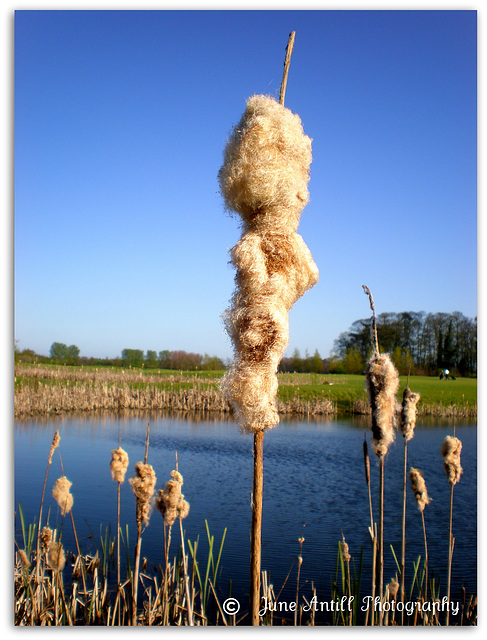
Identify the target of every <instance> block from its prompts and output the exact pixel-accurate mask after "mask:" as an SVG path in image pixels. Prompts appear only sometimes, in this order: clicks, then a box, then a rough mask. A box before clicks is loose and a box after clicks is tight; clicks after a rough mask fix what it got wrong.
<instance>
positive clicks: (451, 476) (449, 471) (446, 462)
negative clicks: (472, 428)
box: [441, 436, 463, 625]
mask: <svg viewBox="0 0 487 640" xmlns="http://www.w3.org/2000/svg"><path fill="white" fill-rule="evenodd" d="M461 452H462V442H461V440H459V439H458V438H456V437H455V436H446V438H445V439H444V441H443V445H442V447H441V455H442V457H443V468H444V469H445V472H446V478H447V481H448V483H449V485H450V519H449V534H448V579H447V598H448V601H449V600H450V591H451V566H452V560H453V547H454V544H455V539H454V538H453V487H454V486H455V485H456V484H457V482H459V481H460V477H461V475H462V473H463V469H462V465H461V460H460V454H461ZM449 621H450V612H449V610H448V609H447V611H446V624H447V625H449Z"/></svg>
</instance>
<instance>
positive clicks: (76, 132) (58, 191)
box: [14, 10, 477, 358]
mask: <svg viewBox="0 0 487 640" xmlns="http://www.w3.org/2000/svg"><path fill="white" fill-rule="evenodd" d="M476 21H477V14H476V12H475V11H452V10H448V11H442V10H433V11H415V10H407V11H389V10H381V11H368V10H360V11H348V10H346V11H326V10H325V11H322V10H306V11H287V10H285V11H280V10H274V11H256V10H245V11H226V10H216V11H204V10H201V11H192V10H188V11H166V10H162V11H157V10H156V11H126V10H124V11H89V10H83V11H62V10H57V11H17V12H16V13H15V85H14V89H15V105H14V115H15V219H14V232H15V244H14V277H15V285H14V295H15V304H14V313H15V330H14V331H15V339H16V340H18V346H19V348H20V349H25V348H31V349H34V350H35V351H37V352H38V353H43V354H48V352H49V348H50V345H51V344H52V343H53V342H54V341H58V342H64V343H66V344H76V345H77V346H78V347H79V348H80V350H81V355H85V356H99V357H105V356H107V357H114V356H117V355H120V353H121V351H122V349H124V348H137V349H143V350H144V351H146V350H147V349H153V350H155V351H160V350H163V349H170V350H175V349H184V350H186V351H195V352H199V353H208V354H211V355H218V356H220V357H223V358H229V357H231V354H232V348H231V343H230V340H229V338H228V337H227V336H226V334H225V332H224V328H223V324H222V321H221V314H222V312H223V311H224V310H225V308H226V307H227V305H228V301H229V299H230V297H231V295H232V292H233V289H234V283H233V276H234V273H233V270H232V268H231V266H230V265H229V264H228V258H229V256H228V251H229V249H230V248H231V247H232V246H233V245H234V244H235V243H236V242H237V241H238V239H239V237H240V227H239V224H238V220H237V219H235V218H232V217H230V216H229V215H228V214H227V213H225V211H224V208H223V203H222V199H221V196H220V195H219V193H218V183H217V173H218V169H219V167H220V166H221V162H222V153H223V149H224V146H225V142H226V139H227V136H228V133H229V131H230V129H231V127H232V126H233V125H234V124H235V123H236V122H237V121H238V120H239V118H240V116H241V114H242V112H243V110H244V108H245V100H246V98H247V97H249V96H250V95H252V94H254V93H266V94H269V95H273V96H276V97H277V96H278V93H279V87H280V83H281V77H282V68H283V60H284V54H285V48H286V44H287V39H288V35H289V33H290V31H292V30H295V31H296V40H295V46H294V52H293V56H292V61H291V68H290V73H289V79H288V85H287V92H286V106H287V107H289V108H290V109H291V110H292V111H294V112H296V113H298V114H299V115H300V117H301V119H302V121H303V126H304V129H305V132H306V133H307V134H308V135H309V136H310V137H312V138H313V163H312V165H311V180H310V184H309V189H310V203H309V204H308V206H307V207H306V209H305V210H304V212H303V215H302V220H301V224H300V227H299V232H300V233H301V235H302V236H303V238H304V240H305V242H306V243H307V244H308V246H309V247H310V249H311V252H312V254H313V257H314V259H315V261H316V263H317V265H318V267H319V269H320V281H319V283H318V284H317V285H316V286H315V287H314V288H313V289H312V290H311V291H309V292H308V293H306V294H305V296H304V297H303V298H302V299H301V300H299V301H298V302H297V303H296V305H295V307H294V308H293V309H292V311H291V313H290V343H289V348H288V354H290V353H292V351H293V350H294V349H295V348H298V349H299V350H300V352H301V354H304V352H305V351H306V350H308V351H309V353H310V354H312V353H314V351H315V349H318V351H319V352H320V354H321V355H322V356H323V357H326V356H328V355H329V353H330V351H331V349H332V347H333V341H334V340H335V339H336V338H337V337H338V335H339V334H340V332H342V331H345V330H347V329H348V328H349V326H350V325H351V323H352V322H354V321H355V320H357V319H358V318H364V317H367V316H368V315H369V314H370V313H369V306H368V300H367V298H366V296H365V295H364V293H363V290H362V286H361V285H362V284H366V285H368V286H369V288H370V289H371V291H372V293H373V295H374V299H375V303H376V308H377V312H378V313H380V312H382V311H397V312H400V311H420V310H423V311H426V312H437V311H444V312H452V311H456V310H458V311H461V312H462V313H464V314H465V315H467V316H470V317H473V316H475V315H476V314H477V200H476V198H477V184H476V180H477V129H476V108H477V93H476V91H477V89H476V81H477V51H476V41H477V34H476Z"/></svg>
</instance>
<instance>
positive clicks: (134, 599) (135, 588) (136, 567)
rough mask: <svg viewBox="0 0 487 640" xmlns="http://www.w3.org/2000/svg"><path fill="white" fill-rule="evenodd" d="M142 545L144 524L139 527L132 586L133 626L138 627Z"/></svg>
mask: <svg viewBox="0 0 487 640" xmlns="http://www.w3.org/2000/svg"><path fill="white" fill-rule="evenodd" d="M141 544H142V524H141V523H139V524H138V525H137V544H136V545H135V560H134V576H133V585H132V626H133V627H136V626H137V594H138V586H139V564H140V547H141Z"/></svg>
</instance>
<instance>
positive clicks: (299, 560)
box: [294, 536, 304, 626]
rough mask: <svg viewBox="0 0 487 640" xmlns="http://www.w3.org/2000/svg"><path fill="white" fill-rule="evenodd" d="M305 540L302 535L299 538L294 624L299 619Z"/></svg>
mask: <svg viewBox="0 0 487 640" xmlns="http://www.w3.org/2000/svg"><path fill="white" fill-rule="evenodd" d="M303 542H304V537H303V536H301V538H299V557H298V578H297V581H296V608H295V609H294V626H296V625H297V619H298V602H299V578H300V575H301V565H302V564H303Z"/></svg>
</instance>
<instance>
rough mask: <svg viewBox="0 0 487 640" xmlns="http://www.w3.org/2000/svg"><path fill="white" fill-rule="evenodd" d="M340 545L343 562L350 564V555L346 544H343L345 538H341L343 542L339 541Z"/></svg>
mask: <svg viewBox="0 0 487 640" xmlns="http://www.w3.org/2000/svg"><path fill="white" fill-rule="evenodd" d="M340 545H341V548H342V555H343V560H344V561H345V562H350V560H351V555H350V553H349V549H348V544H347V543H346V542H345V538H343V540H341V542H340Z"/></svg>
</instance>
